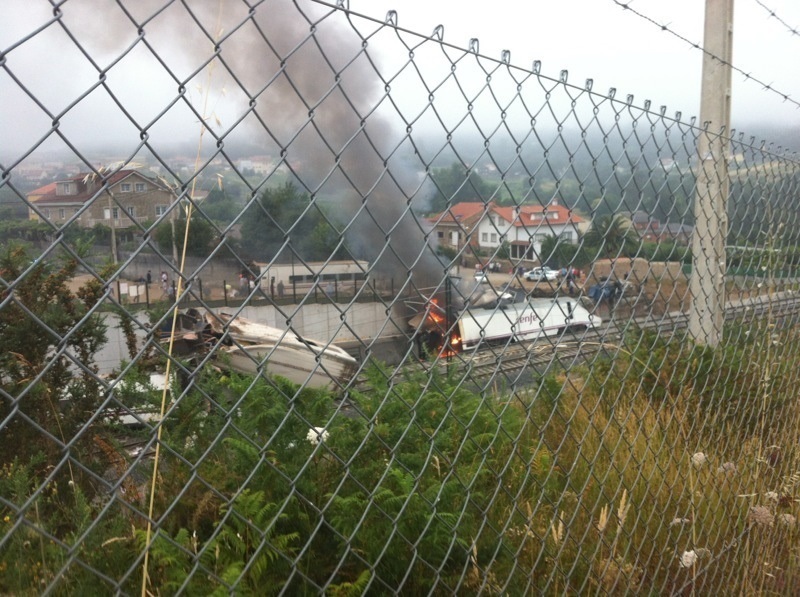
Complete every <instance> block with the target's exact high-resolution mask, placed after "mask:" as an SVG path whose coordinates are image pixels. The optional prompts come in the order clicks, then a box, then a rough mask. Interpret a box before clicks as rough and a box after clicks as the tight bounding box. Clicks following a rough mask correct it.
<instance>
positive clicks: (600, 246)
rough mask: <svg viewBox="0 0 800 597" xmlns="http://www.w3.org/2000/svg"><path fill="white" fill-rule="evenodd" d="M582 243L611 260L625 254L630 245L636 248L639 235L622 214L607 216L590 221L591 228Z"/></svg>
mask: <svg viewBox="0 0 800 597" xmlns="http://www.w3.org/2000/svg"><path fill="white" fill-rule="evenodd" d="M584 241H585V242H586V244H587V245H589V246H591V247H595V248H597V250H598V251H599V252H601V253H604V254H605V255H606V257H609V258H612V259H613V258H614V257H619V256H620V255H622V254H623V253H625V249H626V248H630V246H631V245H635V246H638V245H639V235H638V234H637V233H636V230H634V228H633V224H632V223H631V221H630V220H629V219H628V218H626V217H625V216H623V215H622V214H617V215H612V214H609V215H605V216H600V217H599V218H597V217H596V218H595V219H594V220H592V227H591V228H589V231H588V232H587V233H586V236H584ZM626 245H627V247H626Z"/></svg>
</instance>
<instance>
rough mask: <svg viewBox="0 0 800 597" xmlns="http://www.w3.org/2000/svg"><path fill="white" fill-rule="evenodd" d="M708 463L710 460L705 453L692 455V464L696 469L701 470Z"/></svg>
mask: <svg viewBox="0 0 800 597" xmlns="http://www.w3.org/2000/svg"><path fill="white" fill-rule="evenodd" d="M706 462H708V458H706V455H705V454H704V453H703V452H695V453H694V454H692V464H693V465H694V466H695V467H697V468H700V467H701V466H703V465H704V464H705V463H706Z"/></svg>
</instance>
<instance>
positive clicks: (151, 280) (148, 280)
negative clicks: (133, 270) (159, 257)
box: [145, 270, 153, 286]
mask: <svg viewBox="0 0 800 597" xmlns="http://www.w3.org/2000/svg"><path fill="white" fill-rule="evenodd" d="M145 280H147V285H148V286H150V284H152V283H153V272H151V271H150V270H147V277H146V278H145Z"/></svg>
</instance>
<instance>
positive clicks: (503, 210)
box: [429, 202, 584, 261]
mask: <svg viewBox="0 0 800 597" xmlns="http://www.w3.org/2000/svg"><path fill="white" fill-rule="evenodd" d="M429 221H430V222H431V223H432V224H433V226H434V230H435V233H436V236H437V240H438V241H439V244H440V245H442V246H446V247H452V248H457V249H460V248H462V247H464V246H465V245H467V244H470V245H472V246H473V247H479V248H481V249H486V250H490V251H491V250H492V249H497V248H499V247H500V246H502V245H503V243H508V244H509V246H510V252H511V257H512V258H514V259H528V260H531V261H538V260H539V253H540V252H541V248H542V241H544V240H545V239H546V238H547V237H549V236H555V237H558V238H560V239H561V241H562V242H570V243H577V242H578V238H579V233H580V229H581V226H582V225H583V224H584V219H583V218H582V217H580V216H579V215H578V214H577V213H575V212H574V211H572V210H570V209H568V208H566V207H564V206H563V205H558V204H557V203H555V202H553V203H550V204H549V205H546V206H542V205H521V206H519V207H500V206H497V205H495V204H494V203H493V202H490V203H483V202H466V203H457V204H456V205H453V206H452V207H451V208H450V209H449V210H447V211H445V212H442V213H440V214H437V215H436V216H433V217H431V218H429Z"/></svg>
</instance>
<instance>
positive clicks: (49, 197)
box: [28, 170, 161, 203]
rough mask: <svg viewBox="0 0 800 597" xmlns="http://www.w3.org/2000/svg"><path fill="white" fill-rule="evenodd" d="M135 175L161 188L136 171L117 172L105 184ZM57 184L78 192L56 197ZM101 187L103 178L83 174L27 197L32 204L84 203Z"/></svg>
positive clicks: (29, 194) (37, 190)
mask: <svg viewBox="0 0 800 597" xmlns="http://www.w3.org/2000/svg"><path fill="white" fill-rule="evenodd" d="M133 174H136V175H137V176H139V177H141V178H144V179H145V180H147V181H149V182H150V183H152V184H156V185H159V186H161V184H160V183H158V182H156V181H154V180H153V179H151V178H149V177H147V176H145V175H144V174H142V173H141V172H137V171H136V170H119V171H118V172H115V173H113V174H111V175H110V176H108V177H107V178H106V179H105V183H106V184H107V185H108V186H111V185H114V184H116V183H118V182H120V181H122V180H124V179H126V178H128V177H129V176H131V175H133ZM59 182H73V183H75V184H76V185H77V187H78V192H77V193H76V194H74V195H58V194H56V192H57V188H58V186H57V185H58V183H59ZM102 185H103V178H102V177H100V176H95V175H94V173H87V172H84V173H82V174H78V175H77V176H73V177H71V178H67V179H64V180H59V181H56V182H51V183H49V184H46V185H45V186H43V187H39V188H38V189H36V190H33V191H31V192H30V193H28V197H30V198H31V199H30V200H31V201H33V202H34V203H85V202H86V201H88V200H89V199H91V198H92V197H94V196H95V195H96V194H97V192H98V190H99V189H100V188H101V187H102Z"/></svg>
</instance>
